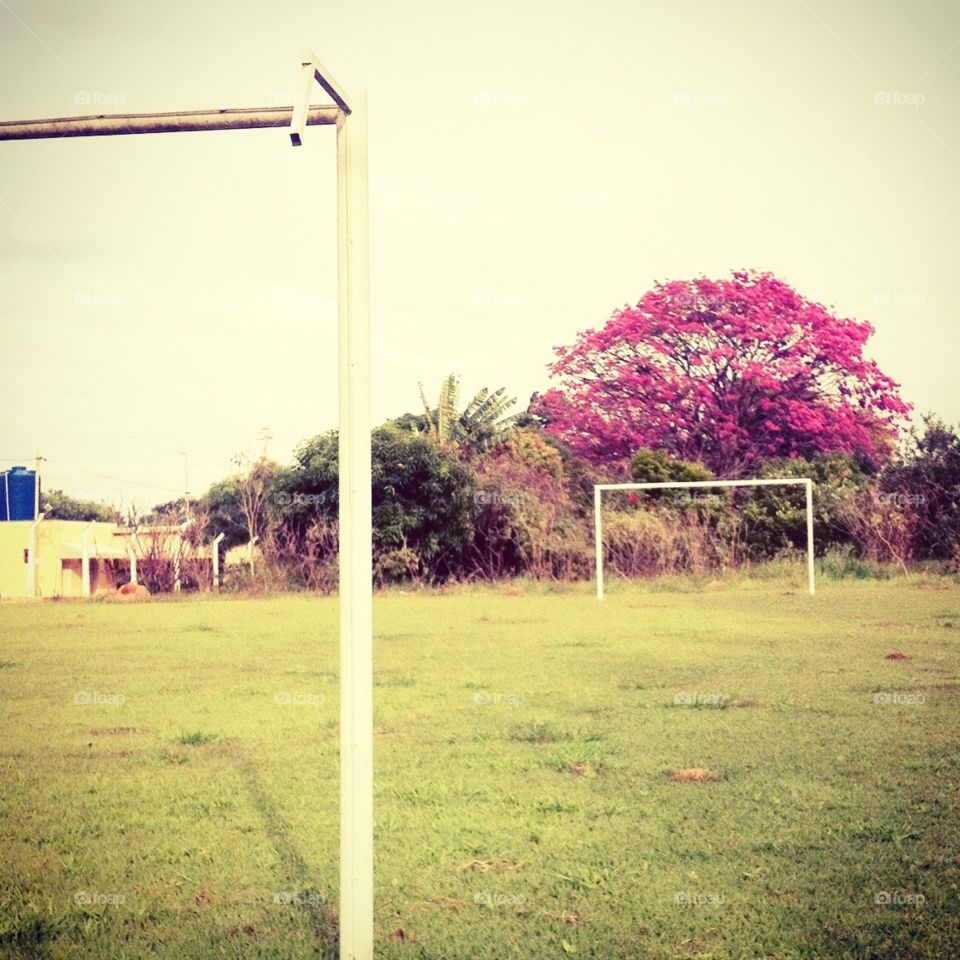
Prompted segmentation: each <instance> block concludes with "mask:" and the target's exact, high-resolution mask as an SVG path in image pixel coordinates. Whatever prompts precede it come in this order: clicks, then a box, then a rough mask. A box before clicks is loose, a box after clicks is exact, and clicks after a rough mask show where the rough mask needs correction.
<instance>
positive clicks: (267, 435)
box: [257, 426, 273, 460]
mask: <svg viewBox="0 0 960 960" xmlns="http://www.w3.org/2000/svg"><path fill="white" fill-rule="evenodd" d="M257 439H258V440H259V441H260V459H261V460H266V459H267V444H268V443H269V442H270V441H271V440H272V439H273V434H272V433H271V432H270V427H269V426H266V427H261V428H260V432H259V433H258V434H257Z"/></svg>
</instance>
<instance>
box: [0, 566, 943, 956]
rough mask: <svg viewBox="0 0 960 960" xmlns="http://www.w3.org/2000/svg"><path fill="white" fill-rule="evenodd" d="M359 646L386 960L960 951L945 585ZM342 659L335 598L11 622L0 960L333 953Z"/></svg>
mask: <svg viewBox="0 0 960 960" xmlns="http://www.w3.org/2000/svg"><path fill="white" fill-rule="evenodd" d="M376 626H377V641H376V660H375V670H376V676H375V683H376V688H375V697H376V708H375V729H376V860H377V874H376V883H377V886H376V920H377V944H376V948H377V956H378V957H383V958H419V960H426V958H431V960H441V958H451V960H481V958H484V960H502V958H507V957H523V958H566V957H573V958H597V960H620V958H633V957H650V958H673V957H697V958H699V960H708V958H721V957H723V958H735V957H736V958H739V957H747V958H761V957H766V958H784V960H785V958H810V960H813V958H827V957H849V958H855V957H856V958H859V957H865V958H866V957H876V958H881V957H882V958H886V957H891V958H900V957H906V958H910V957H931V958H950V957H955V956H960V901H958V897H960V860H958V857H957V849H958V841H960V836H958V833H960V831H958V825H960V814H958V808H960V752H958V740H960V723H958V706H960V703H958V691H960V657H958V652H960V651H958V643H960V593H958V588H957V586H956V584H955V583H950V582H949V581H946V580H938V579H937V578H935V577H926V578H924V579H922V580H918V581H916V582H913V583H910V582H906V581H903V580H889V581H884V582H877V581H869V580H864V581H856V580H848V581H844V582H826V583H823V584H821V589H820V592H819V594H818V596H817V597H816V598H813V599H811V598H809V597H807V596H806V595H805V594H804V592H803V589H802V587H801V586H799V585H798V581H795V580H789V579H787V580H782V579H770V580H765V579H761V578H755V579H748V580H741V581H740V582H736V581H727V580H723V581H722V582H714V583H713V584H712V585H700V586H698V585H697V584H691V583H689V582H687V583H681V582H673V583H672V584H671V583H670V582H668V581H658V582H656V583H652V584H650V585H648V586H646V587H639V586H638V587H628V586H626V585H624V584H621V583H617V582H614V583H612V584H611V585H610V592H609V595H608V596H607V598H606V599H605V600H604V602H603V603H602V604H598V602H597V601H596V600H595V598H594V597H593V596H592V595H591V593H590V588H589V587H588V586H587V585H580V586H576V587H567V586H565V587H562V588H559V589H556V590H551V589H550V588H546V587H542V586H538V587H535V588H531V589H529V590H526V589H525V588H523V587H520V588H518V587H516V586H512V587H510V588H508V589H505V590H501V591H499V592H498V591H497V590H494V589H485V588H478V587H471V588H465V589H449V590H443V591H436V592H431V591H422V592H413V593H404V592H401V591H394V592H391V593H388V594H385V595H382V596H380V597H378V598H377V601H376ZM893 651H902V652H903V653H905V654H907V655H908V656H909V659H907V660H902V661H891V660H887V659H885V657H886V654H888V653H890V652H893ZM337 657H338V641H337V605H336V601H335V600H334V599H328V598H310V597H303V596H298V597H281V598H271V599H263V600H248V599H236V600H230V599H222V600H218V599H193V600H191V599H183V600H181V601H179V602H151V603H148V604H143V605H135V604H130V605H120V604H108V603H102V604H100V603H98V604H91V603H81V602H76V603H74V602H62V603H59V604H45V605H36V606H31V605H26V604H7V605H3V606H0V662H2V663H3V667H4V669H3V670H0V697H2V700H0V849H2V850H3V857H2V861H0V956H2V957H44V958H48V957H49V958H68V957H69V958H71V960H72V958H91V960H92V958H103V957H111V958H131V960H132V958H142V957H148V956H149V957H156V958H170V960H174V958H176V960H189V958H206V957H217V958H228V957H230V958H241V957H243V958H248V957H256V958H281V957H283V958H307V957H317V956H327V957H333V956H334V955H335V932H336V907H337V880H338V878H337V857H338V838H337V803H338V780H337V777H338V765H337V748H338V741H337V716H338V682H339V680H338V678H339V670H338V659H337ZM921 695H922V696H921ZM921 699H922V702H919V701H920V700H921ZM878 701H880V702H878ZM885 701H888V702H885ZM687 767H703V768H706V769H708V770H710V771H713V772H714V773H715V774H716V779H715V780H712V781H709V782H703V783H679V782H674V781H673V780H672V779H671V778H670V775H669V774H670V772H671V771H673V770H675V769H678V768H687ZM884 893H886V894H889V895H890V899H891V900H895V901H897V902H891V903H877V902H876V900H877V898H878V895H881V894H884ZM919 897H922V898H923V900H922V902H915V901H917V900H918V898H919ZM911 898H913V899H911ZM880 899H882V897H880Z"/></svg>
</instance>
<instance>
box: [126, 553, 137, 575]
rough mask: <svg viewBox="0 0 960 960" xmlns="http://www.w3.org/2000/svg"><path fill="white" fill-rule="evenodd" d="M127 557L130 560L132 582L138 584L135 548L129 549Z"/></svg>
mask: <svg viewBox="0 0 960 960" xmlns="http://www.w3.org/2000/svg"><path fill="white" fill-rule="evenodd" d="M127 556H128V557H129V558H130V582H131V583H136V582H137V555H136V553H134V551H133V547H127Z"/></svg>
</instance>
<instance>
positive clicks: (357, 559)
mask: <svg viewBox="0 0 960 960" xmlns="http://www.w3.org/2000/svg"><path fill="white" fill-rule="evenodd" d="M314 81H316V82H317V83H319V84H320V86H321V87H322V88H323V89H324V90H325V91H326V93H327V95H328V96H329V97H330V99H331V100H333V103H332V104H329V105H320V106H311V105H310V94H311V91H312V90H313V83H314ZM315 124H326V125H330V126H336V129H337V307H338V311H337V312H338V342H339V348H338V349H339V429H340V447H339V460H340V479H339V490H340V557H339V561H340V917H339V920H340V957H341V958H342V960H372V957H373V576H372V557H371V552H372V548H371V544H372V538H371V533H372V519H371V486H370V481H371V477H370V320H369V297H370V294H369V289H370V278H369V252H368V251H369V218H368V199H367V198H368V187H367V110H366V95H365V94H359V95H357V96H355V97H348V96H347V94H346V93H345V92H344V90H343V88H342V87H341V86H340V84H338V83H337V82H336V81H335V80H334V79H333V76H332V75H331V74H330V72H329V71H328V70H327V69H326V68H325V67H323V66H322V65H321V64H320V62H319V61H318V60H317V58H316V57H315V56H314V55H313V54H312V53H310V52H305V53H304V54H303V56H302V57H301V61H300V81H299V90H298V101H297V103H296V104H295V105H294V106H289V107H251V108H243V109H230V110H191V111H180V112H175V113H149V114H113V115H107V114H98V115H96V116H87V117H58V118H54V119H46V120H13V121H3V122H0V140H46V139H52V138H60V137H97V136H124V135H131V134H142V133H187V132H191V131H198V130H250V129H255V128H262V127H287V126H288V127H289V128H290V142H291V143H292V145H293V146H295V147H299V146H300V145H301V144H302V142H303V135H304V132H305V128H306V127H307V126H312V125H315Z"/></svg>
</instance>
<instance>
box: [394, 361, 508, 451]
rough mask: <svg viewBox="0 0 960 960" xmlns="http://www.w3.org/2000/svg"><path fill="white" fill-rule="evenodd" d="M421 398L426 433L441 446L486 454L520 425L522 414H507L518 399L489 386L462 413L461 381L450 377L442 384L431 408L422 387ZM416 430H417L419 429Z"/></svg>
mask: <svg viewBox="0 0 960 960" xmlns="http://www.w3.org/2000/svg"><path fill="white" fill-rule="evenodd" d="M419 386H420V399H421V400H422V401H423V410H424V414H425V416H426V420H427V428H426V432H427V433H428V434H429V435H430V436H432V437H435V438H436V439H437V440H439V441H440V442H441V443H451V444H454V445H455V446H461V447H468V448H469V449H471V450H476V451H478V452H483V451H485V450H489V449H490V448H491V447H495V446H496V445H497V444H498V443H502V442H503V441H504V440H506V439H507V437H508V436H509V435H510V432H511V431H512V430H513V429H514V427H515V426H516V421H517V418H518V417H519V416H520V414H519V413H507V411H508V410H509V409H510V407H512V406H513V405H514V404H515V403H516V402H517V398H516V397H507V396H506V393H507V391H506V388H505V387H500V389H499V390H494V391H493V392H492V393H491V392H490V390H488V389H487V388H486V387H484V388H483V389H482V390H479V391H478V392H477V394H476V395H475V396H474V397H473V399H472V400H471V401H470V402H469V403H468V404H467V405H466V407H465V408H464V409H463V411H460V378H459V377H457V375H456V374H453V373H451V374H449V375H448V376H447V377H445V378H444V380H443V383H442V384H441V385H440V397H439V399H438V400H437V405H436V406H435V407H431V406H430V404H429V402H428V401H427V397H426V394H425V393H424V391H423V384H422V383H421V384H420V385H419ZM413 429H414V430H415V431H416V430H417V427H416V426H414V427H413Z"/></svg>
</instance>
